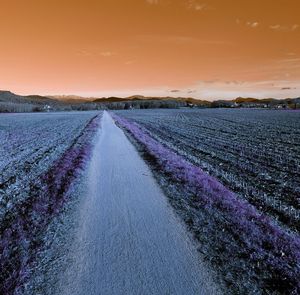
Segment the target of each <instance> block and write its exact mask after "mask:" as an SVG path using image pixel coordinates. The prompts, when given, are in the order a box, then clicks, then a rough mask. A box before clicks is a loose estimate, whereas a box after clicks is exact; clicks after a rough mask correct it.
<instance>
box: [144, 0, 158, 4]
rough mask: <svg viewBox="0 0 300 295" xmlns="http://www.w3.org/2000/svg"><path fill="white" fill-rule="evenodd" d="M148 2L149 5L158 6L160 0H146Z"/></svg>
mask: <svg viewBox="0 0 300 295" xmlns="http://www.w3.org/2000/svg"><path fill="white" fill-rule="evenodd" d="M146 2H147V3H149V4H158V3H159V1H158V0H146Z"/></svg>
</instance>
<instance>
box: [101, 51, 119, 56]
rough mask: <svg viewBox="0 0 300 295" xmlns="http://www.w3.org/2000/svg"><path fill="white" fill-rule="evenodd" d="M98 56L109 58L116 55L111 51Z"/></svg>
mask: <svg viewBox="0 0 300 295" xmlns="http://www.w3.org/2000/svg"><path fill="white" fill-rule="evenodd" d="M99 55H101V56H103V57H111V56H113V55H116V53H115V52H113V51H102V52H99Z"/></svg>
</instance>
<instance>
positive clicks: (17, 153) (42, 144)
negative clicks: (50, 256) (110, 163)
mask: <svg viewBox="0 0 300 295" xmlns="http://www.w3.org/2000/svg"><path fill="white" fill-rule="evenodd" d="M97 115H98V114H97V113H96V112H86V113H81V114H80V115H78V113H75V112H74V113H55V114H50V113H49V114H4V115H1V117H0V143H1V145H0V155H1V159H0V236H1V243H0V255H1V256H0V268H1V274H0V281H1V285H0V293H1V294H11V293H12V292H13V290H15V291H16V290H18V288H19V287H21V286H22V285H23V284H24V282H26V280H27V279H28V276H29V275H30V269H31V268H32V266H33V265H34V263H35V256H36V255H37V253H38V251H39V248H41V247H42V244H43V235H44V233H45V230H46V228H47V226H48V224H49V222H50V221H51V220H52V219H53V216H55V215H56V214H57V213H59V212H60V210H61V209H62V208H63V204H64V202H65V200H66V198H67V192H68V190H69V187H70V185H71V183H72V180H73V179H74V177H75V176H76V174H78V172H79V170H80V169H81V168H82V167H83V165H84V162H85V160H86V159H87V158H88V156H89V150H90V148H91V147H90V145H91V142H92V137H93V135H94V133H95V132H96V129H97V127H98V125H99V119H98V117H97Z"/></svg>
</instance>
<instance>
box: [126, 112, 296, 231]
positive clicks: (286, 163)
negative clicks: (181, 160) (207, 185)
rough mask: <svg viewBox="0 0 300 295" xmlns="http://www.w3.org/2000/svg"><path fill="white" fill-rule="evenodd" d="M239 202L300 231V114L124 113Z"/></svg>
mask: <svg viewBox="0 0 300 295" xmlns="http://www.w3.org/2000/svg"><path fill="white" fill-rule="evenodd" d="M120 114H122V115H123V116H125V117H126V118H129V119H133V120H135V121H136V122H138V123H139V124H141V125H142V126H144V127H145V128H146V129H147V130H148V132H149V133H150V134H151V136H153V137H154V138H155V139H156V140H158V141H159V142H160V143H162V144H164V145H165V146H168V147H169V148H170V149H172V150H173V151H175V152H176V153H178V154H180V155H182V156H183V157H185V158H186V159H188V160H189V161H191V162H192V163H194V164H196V165H197V166H199V167H201V168H202V169H203V170H205V171H206V172H207V173H209V174H210V175H212V176H214V177H216V178H218V179H219V180H220V181H221V182H222V183H223V184H224V185H226V186H228V187H229V188H231V189H232V190H233V191H234V192H236V193H237V194H238V195H239V196H240V197H241V198H244V199H246V200H248V201H249V202H250V203H251V204H253V205H255V206H256V208H257V209H258V210H260V211H262V212H263V213H265V214H268V215H269V216H272V217H273V218H275V219H277V220H278V222H280V223H281V224H282V225H283V226H286V227H287V228H290V229H291V230H294V231H297V232H299V230H300V221H299V216H300V202H299V199H300V131H299V130H300V115H299V113H285V112H278V111H277V112H276V111H259V110H250V111H248V110H232V111H231V110H189V111H185V110H173V111H170V110H162V111H157V112H152V111H134V112H120Z"/></svg>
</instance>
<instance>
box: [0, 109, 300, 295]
mask: <svg viewBox="0 0 300 295" xmlns="http://www.w3.org/2000/svg"><path fill="white" fill-rule="evenodd" d="M116 125H117V126H116ZM118 127H120V128H121V130H120V128H118ZM122 130H123V131H124V132H123V131H122ZM124 133H125V135H126V136H125V135H124ZM128 139H129V140H128ZM141 157H142V158H141ZM145 162H146V164H148V165H145ZM153 176H154V177H153ZM165 196H166V197H167V198H165ZM299 200H300V112H298V111H272V110H255V109H252V110H246V109H187V108H184V109H173V110H170V109H155V110H126V111H125V110H123V111H114V112H80V113H79V112H70V113H67V112H61V113H43V114H39V113H29V114H2V115H1V116H0V269H1V272H0V294H7V295H10V294H68V295H69V294H75V293H76V294H92V293H93V292H95V290H96V291H97V292H98V291H99V292H100V290H108V291H107V293H109V292H112V290H115V291H114V292H115V293H114V292H112V293H114V294H120V293H121V292H122V291H123V292H124V294H127V293H128V294H129V293H132V294H140V293H143V294H166V293H168V292H169V293H170V292H171V293H170V294H175V293H176V292H177V293H178V294H195V293H197V292H196V291H195V290H202V287H203V288H204V289H203V292H204V294H218V291H216V293H214V291H213V292H212V293H211V292H210V291H209V290H221V292H220V293H221V294H222V293H224V294H272V295H273V294H299V293H300V282H299V277H300V236H299V234H300V202H299ZM75 203H76V204H75ZM170 205H171V206H172V207H173V209H174V210H173V209H172V207H171V206H170ZM171 209H172V210H171ZM178 217H179V218H178ZM181 221H183V222H181ZM186 229H188V230H189V232H190V233H192V236H193V239H190V238H191V237H190V233H189V232H188V231H187V230H186ZM195 246H196V247H195ZM195 248H196V249H195ZM198 262H199V263H200V264H201V265H200V264H199V265H198ZM137 269H138V271H137ZM166 271H168V272H169V273H168V278H165V272H166ZM83 282H84V283H83ZM124 282H125V283H126V284H124ZM204 283H205V284H204ZM203 284H204V285H205V287H204V285H203ZM125 285H126V286H125ZM62 290H63V291H62ZM87 290H88V291H87ZM124 290H127V291H124ZM170 290H174V291H170ZM175 290H176V291H175ZM99 292H98V293H99ZM104 292H105V291H104ZM151 292H152V293H151Z"/></svg>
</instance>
